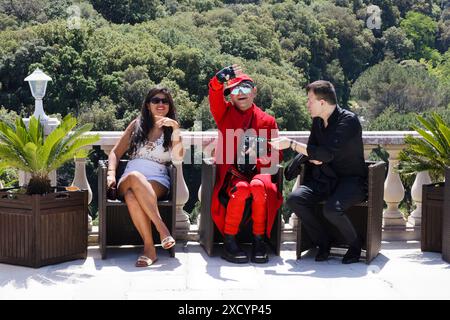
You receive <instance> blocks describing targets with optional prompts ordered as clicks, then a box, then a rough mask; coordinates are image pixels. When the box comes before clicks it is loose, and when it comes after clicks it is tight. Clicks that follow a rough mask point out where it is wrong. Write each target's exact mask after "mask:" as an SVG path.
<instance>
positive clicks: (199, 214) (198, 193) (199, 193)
mask: <svg viewBox="0 0 450 320" xmlns="http://www.w3.org/2000/svg"><path fill="white" fill-rule="evenodd" d="M197 197H198V201H199V202H200V203H201V202H202V185H200V187H199V188H198V192H197ZM201 216H202V213H201V212H199V213H198V216H197V221H196V223H197V226H200V219H201Z"/></svg>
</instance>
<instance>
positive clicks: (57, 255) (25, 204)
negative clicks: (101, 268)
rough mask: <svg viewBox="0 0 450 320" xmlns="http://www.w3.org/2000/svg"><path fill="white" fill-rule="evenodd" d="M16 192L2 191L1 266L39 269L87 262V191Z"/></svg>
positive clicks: (0, 199) (0, 213) (0, 211)
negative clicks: (66, 263) (14, 265)
mask: <svg viewBox="0 0 450 320" xmlns="http://www.w3.org/2000/svg"><path fill="white" fill-rule="evenodd" d="M13 190H14V189H3V190H0V263H9V264H16V265H22V266H29V267H34V268H38V267H41V266H44V265H49V264H55V263H60V262H64V261H69V260H74V259H85V258H86V256H87V238H88V234H87V232H88V231H87V230H88V228H87V223H88V220H87V219H88V218H87V212H88V192H87V191H85V190H84V191H75V192H68V191H58V192H55V193H51V194H47V195H26V194H20V193H13V192H10V191H13ZM16 190H17V189H16Z"/></svg>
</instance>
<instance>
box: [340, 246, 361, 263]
mask: <svg viewBox="0 0 450 320" xmlns="http://www.w3.org/2000/svg"><path fill="white" fill-rule="evenodd" d="M359 258H361V247H350V248H349V249H348V250H347V253H346V254H345V255H344V257H343V258H342V263H343V264H350V263H356V262H359Z"/></svg>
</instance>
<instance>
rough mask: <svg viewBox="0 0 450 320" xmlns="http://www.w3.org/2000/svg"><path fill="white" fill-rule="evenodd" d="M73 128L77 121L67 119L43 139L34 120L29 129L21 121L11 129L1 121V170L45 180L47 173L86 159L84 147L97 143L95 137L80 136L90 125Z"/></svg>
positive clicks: (41, 126) (38, 124) (40, 127)
mask: <svg viewBox="0 0 450 320" xmlns="http://www.w3.org/2000/svg"><path fill="white" fill-rule="evenodd" d="M76 124H77V121H76V119H75V118H74V117H72V116H71V115H67V116H66V117H64V119H63V121H62V122H61V124H60V125H59V126H58V127H57V128H56V129H55V130H54V131H52V132H51V133H50V134H49V135H48V136H47V137H46V138H45V139H44V132H43V130H44V128H43V125H42V124H41V123H40V121H39V120H38V119H36V118H35V117H31V118H30V122H29V124H28V128H27V126H26V125H25V123H24V122H23V120H22V118H20V117H18V118H17V119H16V122H15V125H14V126H13V125H11V124H8V123H6V122H5V121H3V120H0V168H15V169H18V170H22V171H24V172H29V173H31V175H32V176H33V178H35V177H37V178H39V179H44V180H48V175H49V173H50V172H52V171H53V170H56V169H58V168H59V167H60V166H62V165H63V164H64V163H65V162H67V161H69V160H72V159H73V158H74V157H75V156H77V157H86V156H87V154H88V152H87V151H86V150H85V149H83V147H85V146H88V145H90V144H92V143H94V142H96V141H97V140H98V139H99V136H98V135H90V136H89V135H83V134H84V133H86V132H88V131H90V130H91V128H92V125H90V124H86V125H83V126H81V127H79V128H75V126H76ZM71 131H72V132H71ZM33 178H32V179H33Z"/></svg>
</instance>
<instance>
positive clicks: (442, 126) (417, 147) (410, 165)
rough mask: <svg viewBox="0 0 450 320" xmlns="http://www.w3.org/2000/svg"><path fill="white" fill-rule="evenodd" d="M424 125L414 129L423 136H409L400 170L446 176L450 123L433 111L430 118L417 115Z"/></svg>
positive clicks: (408, 172) (449, 164)
mask: <svg viewBox="0 0 450 320" xmlns="http://www.w3.org/2000/svg"><path fill="white" fill-rule="evenodd" d="M417 119H418V120H419V121H420V123H421V124H422V127H415V128H414V129H415V130H416V131H417V132H418V133H419V134H420V136H421V138H415V137H413V136H407V137H406V138H405V143H406V148H405V149H403V150H402V151H401V153H400V166H399V172H401V173H402V174H406V175H409V174H414V173H417V172H420V171H430V173H431V174H432V175H438V176H440V177H443V176H444V172H445V168H446V167H448V166H450V123H448V122H447V123H445V122H444V120H443V119H442V117H440V116H439V115H438V114H436V113H432V115H431V118H430V119H428V120H427V119H425V118H424V117H421V116H417Z"/></svg>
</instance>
